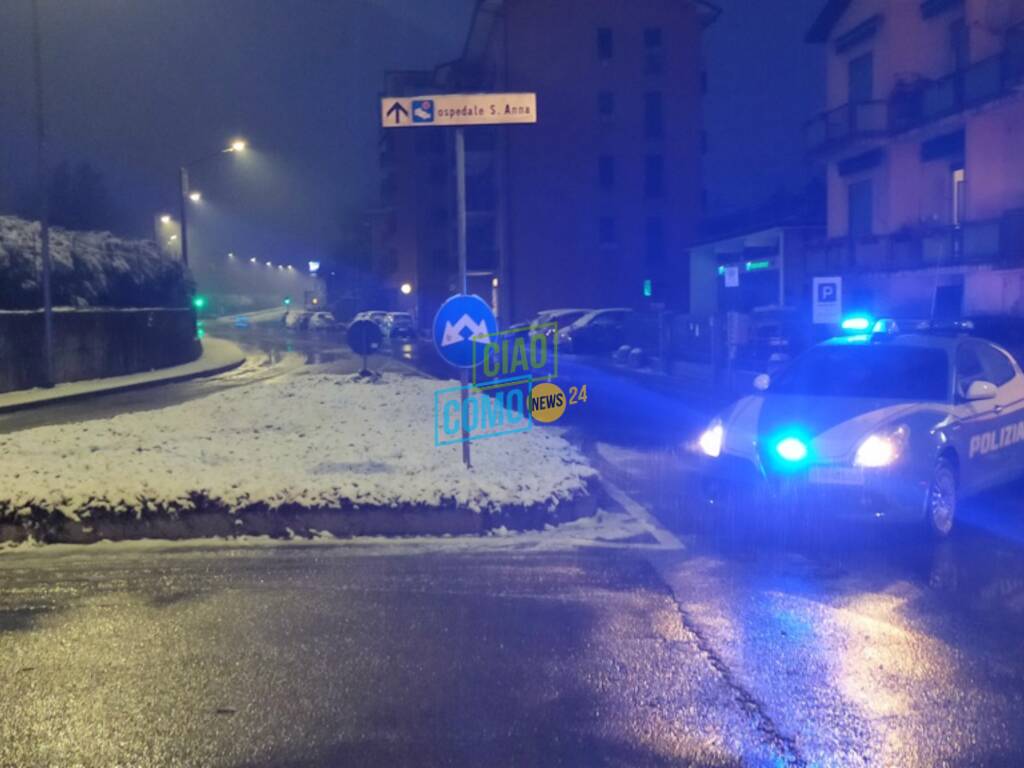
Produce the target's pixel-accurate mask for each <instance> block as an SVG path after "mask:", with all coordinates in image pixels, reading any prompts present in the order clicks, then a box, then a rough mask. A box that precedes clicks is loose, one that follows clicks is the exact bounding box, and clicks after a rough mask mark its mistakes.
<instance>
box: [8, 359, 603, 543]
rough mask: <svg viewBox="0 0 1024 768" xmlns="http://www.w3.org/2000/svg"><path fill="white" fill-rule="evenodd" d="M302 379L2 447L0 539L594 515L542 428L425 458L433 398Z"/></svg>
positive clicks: (417, 525) (438, 528)
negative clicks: (469, 457) (469, 456)
mask: <svg viewBox="0 0 1024 768" xmlns="http://www.w3.org/2000/svg"><path fill="white" fill-rule="evenodd" d="M448 386H451V385H450V384H448V383H439V382H436V381H431V380H427V379H423V378H420V377H417V376H402V375H397V374H384V375H383V376H382V377H381V378H380V380H379V381H377V382H373V381H369V380H360V379H359V378H357V377H352V376H338V375H324V374H300V375H293V376H290V377H285V378H283V379H282V380H275V381H274V382H269V383H265V384H262V385H260V386H254V387H240V388H235V389H229V390H224V391H222V392H218V393H215V394H212V395H210V396H208V397H205V398H202V399H198V400H193V401H189V402H186V403H182V404H179V405H175V406H171V407H168V408H164V409H161V410H158V411H149V412H140V413H127V414H121V415H118V416H115V417H113V418H110V419H105V420H96V421H87V422H81V423H77V424H65V425H55V426H48V427H41V428H38V429H32V430H25V431H22V432H16V433H13V434H10V435H5V436H2V437H0V451H2V452H3V456H4V464H3V481H2V483H0V540H8V541H20V540H25V539H27V538H33V539H35V540H39V541H61V542H82V543H85V542H92V541H98V540H101V539H115V540H116V539H138V538H157V539H182V538H193V537H203V536H238V535H270V536H311V535H315V534H317V533H319V532H327V533H331V534H334V535H337V536H359V535H392V536H398V535H402V536H405V535H440V534H472V533H482V532H485V531H487V530H489V529H492V528H500V527H505V528H508V529H518V530H527V529H539V528H543V527H544V526H546V525H549V524H557V523H560V522H565V521H568V520H573V519H576V518H579V517H581V516H584V515H590V514H593V513H594V512H595V511H596V509H597V506H598V502H599V500H600V492H599V490H598V486H597V484H596V482H595V478H596V472H595V470H594V469H593V468H592V467H591V466H590V465H589V464H588V463H587V460H586V459H585V458H584V457H583V456H582V454H580V453H579V452H578V451H577V450H576V449H575V448H574V447H573V446H571V445H570V444H569V443H568V442H566V441H565V440H564V439H562V438H561V437H558V436H557V435H556V434H554V433H553V432H551V431H550V430H548V429H545V428H543V427H540V426H537V427H535V428H532V429H530V430H528V431H524V432H518V433H515V434H509V435H503V436H501V437H497V438H494V439H490V440H483V441H480V442H478V443H475V444H474V446H473V468H472V469H469V470H467V469H466V468H465V467H464V466H463V464H462V455H461V446H459V445H442V446H438V445H436V443H435V440H436V438H435V434H434V423H435V415H434V411H433V409H434V403H435V390H437V389H438V388H444V387H448Z"/></svg>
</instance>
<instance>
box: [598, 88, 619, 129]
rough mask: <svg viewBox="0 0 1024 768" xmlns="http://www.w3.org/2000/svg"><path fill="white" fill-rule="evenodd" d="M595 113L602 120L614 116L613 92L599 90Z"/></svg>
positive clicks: (608, 120) (606, 120)
mask: <svg viewBox="0 0 1024 768" xmlns="http://www.w3.org/2000/svg"><path fill="white" fill-rule="evenodd" d="M597 114H598V116H599V117H600V118H601V120H602V121H604V122H610V121H611V119H612V118H613V117H615V94H614V93H612V92H611V91H599V92H598V94H597Z"/></svg>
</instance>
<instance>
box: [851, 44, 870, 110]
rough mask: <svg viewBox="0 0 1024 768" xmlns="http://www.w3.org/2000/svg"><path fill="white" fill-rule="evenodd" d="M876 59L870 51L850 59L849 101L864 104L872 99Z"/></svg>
mask: <svg viewBox="0 0 1024 768" xmlns="http://www.w3.org/2000/svg"><path fill="white" fill-rule="evenodd" d="M874 79H875V60H874V56H873V55H872V54H870V53H865V54H864V55H863V56H858V57H857V58H855V59H850V63H849V65H848V69H847V85H848V87H849V95H850V98H849V102H850V103H851V104H862V103H863V102H865V101H871V98H872V96H873V95H874V92H875V88H874Z"/></svg>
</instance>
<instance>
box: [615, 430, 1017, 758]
mask: <svg viewBox="0 0 1024 768" xmlns="http://www.w3.org/2000/svg"><path fill="white" fill-rule="evenodd" d="M597 454H598V455H599V456H601V457H602V459H603V460H602V465H603V466H602V468H603V469H607V470H608V471H609V473H611V474H613V475H614V476H615V478H616V480H617V481H618V483H619V484H620V485H621V486H622V487H624V488H625V489H626V490H627V491H628V492H629V493H630V495H631V496H633V497H634V498H636V499H638V500H639V501H640V502H641V503H642V504H643V505H644V506H645V507H647V508H648V509H650V510H651V511H653V512H654V513H655V514H656V515H657V516H658V517H659V518H660V519H661V520H662V521H664V522H666V523H667V524H669V525H670V526H671V527H672V528H673V529H674V530H676V531H677V532H678V533H679V534H681V535H682V536H683V539H684V541H685V543H686V546H687V552H686V555H685V556H684V557H682V558H671V559H668V560H666V561H665V562H663V563H662V565H661V569H660V570H661V573H662V575H663V577H664V578H665V579H666V581H668V582H669V584H670V585H671V586H672V587H673V590H674V592H675V594H676V597H677V599H678V600H679V602H680V606H681V608H682V610H683V613H684V617H685V620H686V621H687V623H688V625H689V626H691V627H692V628H693V629H694V631H696V632H697V633H698V634H699V635H700V636H701V637H702V638H704V640H705V641H706V643H707V646H708V648H709V649H711V651H712V652H713V653H714V654H716V656H717V657H718V658H719V659H720V660H721V663H722V664H723V665H724V666H725V667H726V668H728V669H730V670H732V671H733V673H734V674H735V675H736V680H737V684H738V685H740V686H741V687H742V688H743V689H744V690H746V691H749V692H750V694H751V696H752V697H753V698H754V699H756V700H757V701H758V702H760V703H761V704H762V705H763V706H764V707H765V708H766V711H767V713H768V714H769V716H770V717H771V718H772V719H773V721H774V722H776V723H777V724H778V726H779V728H780V730H782V731H783V732H784V733H786V734H787V735H788V736H789V737H791V738H793V739H794V743H795V745H796V747H797V750H798V753H799V754H800V755H801V757H802V758H803V759H806V760H807V761H808V762H809V764H814V765H885V766H890V765H899V766H932V765H941V764H949V765H1007V766H1010V765H1020V764H1021V763H1020V759H1021V755H1024V727H1022V726H1021V723H1022V722H1024V548H1022V546H1021V541H1022V538H1021V535H1022V533H1024V509H1022V504H1021V499H1022V498H1024V488H1021V487H1012V488H1008V489H1005V490H1003V491H1002V492H1000V493H997V494H989V495H988V496H985V497H982V498H979V499H976V500H974V501H972V502H970V503H967V504H966V505H965V508H964V509H963V514H962V518H963V519H962V520H961V522H960V526H959V527H958V529H957V530H956V531H955V532H954V535H953V536H952V537H951V538H949V539H946V540H941V541H936V540H934V539H931V538H929V537H928V536H926V535H923V533H922V531H920V530H916V529H905V528H894V527H892V526H882V525H877V526H876V525H866V526H864V525H855V524H848V523H847V524H842V525H840V524H838V523H832V522H829V521H828V520H827V514H828V512H827V510H821V513H822V520H821V521H820V523H818V524H816V525H815V524H812V525H811V526H809V527H807V528H804V529H802V530H801V529H797V530H786V531H784V532H783V531H780V532H778V533H777V535H775V536H768V537H767V538H765V539H758V540H753V541H752V540H750V539H749V538H747V537H745V536H735V535H734V532H732V531H729V530H727V529H723V527H722V526H721V525H719V524H718V523H717V522H716V521H714V520H702V521H700V525H697V521H696V520H695V517H694V515H693V514H692V512H693V508H694V502H695V497H694V496H693V495H691V494H690V493H689V492H688V491H687V489H691V488H692V486H691V485H688V478H689V475H688V467H687V463H688V462H687V457H686V453H685V451H681V450H637V449H635V448H624V447H622V446H611V445H607V444H601V445H599V446H598V447H597Z"/></svg>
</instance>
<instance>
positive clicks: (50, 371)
mask: <svg viewBox="0 0 1024 768" xmlns="http://www.w3.org/2000/svg"><path fill="white" fill-rule="evenodd" d="M41 37H42V36H41V33H40V30H39V2H38V0H32V65H33V71H34V74H35V91H36V93H35V96H36V172H37V174H38V178H39V252H40V259H41V260H42V281H41V282H42V288H43V386H44V387H52V386H53V385H54V384H55V383H56V381H55V378H54V367H53V292H52V290H51V280H50V276H51V272H52V271H53V262H52V260H51V258H50V201H49V199H48V197H49V195H48V190H47V189H46V170H47V169H46V121H45V119H44V108H43V51H42V40H41Z"/></svg>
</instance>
